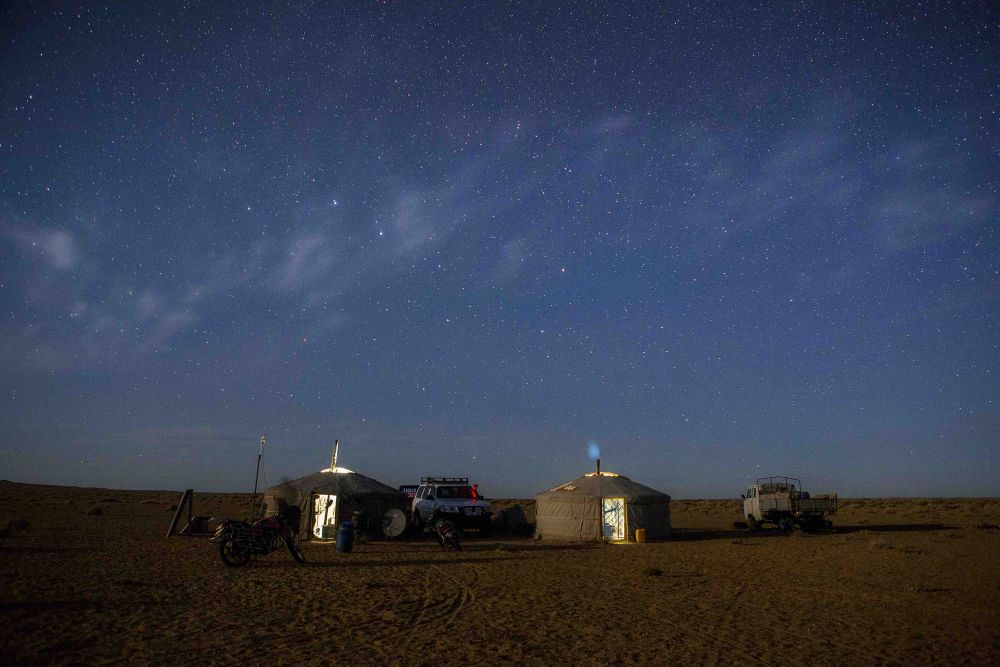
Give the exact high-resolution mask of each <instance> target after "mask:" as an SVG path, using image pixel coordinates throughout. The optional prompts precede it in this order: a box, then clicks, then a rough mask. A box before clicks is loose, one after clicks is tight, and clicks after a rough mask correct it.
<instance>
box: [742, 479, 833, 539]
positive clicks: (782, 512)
mask: <svg viewBox="0 0 1000 667" xmlns="http://www.w3.org/2000/svg"><path fill="white" fill-rule="evenodd" d="M741 497H742V498H743V516H744V517H746V520H747V523H748V524H749V525H750V527H751V528H759V527H760V525H761V524H762V523H765V522H767V523H773V524H775V525H776V526H778V528H779V529H781V530H783V531H786V532H787V531H790V530H792V528H793V527H795V526H796V525H798V526H801V527H803V528H832V527H833V522H832V521H830V520H829V519H827V518H826V516H827V515H830V514H833V513H835V512H836V511H837V494H835V493H827V494H810V493H809V492H808V491H803V490H802V482H801V481H799V480H797V479H795V478H794V477H761V478H759V479H758V480H757V483H756V484H753V485H751V486H750V487H749V488H748V489H747V491H746V493H745V494H741Z"/></svg>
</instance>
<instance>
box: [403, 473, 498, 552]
mask: <svg viewBox="0 0 1000 667" xmlns="http://www.w3.org/2000/svg"><path fill="white" fill-rule="evenodd" d="M477 486H479V485H478V484H477V485H476V486H469V478H468V477H424V478H423V479H422V480H420V486H418V487H417V492H416V494H415V495H414V497H413V505H412V506H411V515H410V520H411V521H412V523H413V525H414V526H416V527H418V528H419V527H423V526H426V525H431V524H433V523H434V522H435V521H437V520H438V519H448V520H449V521H451V522H452V523H454V524H455V525H457V526H458V527H459V528H461V529H466V528H474V529H477V530H478V531H479V534H480V535H482V536H484V537H485V536H488V535H489V534H490V533H492V532H493V520H492V519H491V518H490V515H492V514H493V509H492V508H491V507H490V503H489V501H487V500H486V499H484V498H482V497H480V496H479V494H478V493H477V491H476V487H477Z"/></svg>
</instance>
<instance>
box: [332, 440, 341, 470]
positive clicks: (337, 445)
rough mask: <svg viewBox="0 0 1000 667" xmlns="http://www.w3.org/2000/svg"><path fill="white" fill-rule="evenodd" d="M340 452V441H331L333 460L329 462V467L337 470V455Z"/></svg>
mask: <svg viewBox="0 0 1000 667" xmlns="http://www.w3.org/2000/svg"><path fill="white" fill-rule="evenodd" d="M339 451H340V439H339V438H338V439H337V440H334V441H333V458H332V459H331V460H330V467H331V468H333V469H334V470H336V469H337V453H338V452H339Z"/></svg>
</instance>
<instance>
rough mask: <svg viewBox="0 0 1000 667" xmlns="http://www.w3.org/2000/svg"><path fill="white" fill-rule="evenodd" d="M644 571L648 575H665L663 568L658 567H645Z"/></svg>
mask: <svg viewBox="0 0 1000 667" xmlns="http://www.w3.org/2000/svg"><path fill="white" fill-rule="evenodd" d="M642 573H643V574H644V575H646V576H647V577H659V576H662V575H663V570H661V569H660V568H658V567H648V566H647V567H644V568H642Z"/></svg>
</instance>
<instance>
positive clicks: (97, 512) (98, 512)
mask: <svg viewBox="0 0 1000 667" xmlns="http://www.w3.org/2000/svg"><path fill="white" fill-rule="evenodd" d="M87 514H90V515H93V516H102V515H103V514H104V508H103V507H91V508H90V510H88V511H87Z"/></svg>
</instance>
